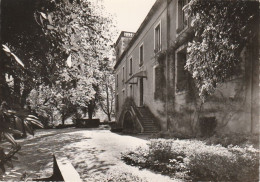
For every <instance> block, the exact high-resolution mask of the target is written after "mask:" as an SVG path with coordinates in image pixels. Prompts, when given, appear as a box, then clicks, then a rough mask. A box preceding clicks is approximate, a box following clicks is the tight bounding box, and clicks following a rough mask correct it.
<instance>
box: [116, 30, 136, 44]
mask: <svg viewBox="0 0 260 182" xmlns="http://www.w3.org/2000/svg"><path fill="white" fill-rule="evenodd" d="M125 33H130V34H135V33H134V32H128V31H121V33H120V35H119V36H118V38H117V40H116V43H115V45H117V44H118V42H119V41H120V38H121V37H123V36H124V37H125ZM129 37H131V36H129Z"/></svg>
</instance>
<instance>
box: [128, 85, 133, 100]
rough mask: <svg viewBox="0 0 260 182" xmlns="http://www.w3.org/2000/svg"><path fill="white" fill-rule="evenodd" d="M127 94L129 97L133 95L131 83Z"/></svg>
mask: <svg viewBox="0 0 260 182" xmlns="http://www.w3.org/2000/svg"><path fill="white" fill-rule="evenodd" d="M128 96H129V97H131V96H133V86H132V85H129V92H128Z"/></svg>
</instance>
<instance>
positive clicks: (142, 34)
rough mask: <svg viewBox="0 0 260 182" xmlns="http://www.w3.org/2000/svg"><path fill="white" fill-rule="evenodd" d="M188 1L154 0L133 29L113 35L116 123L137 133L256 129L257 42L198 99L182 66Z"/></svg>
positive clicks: (188, 36)
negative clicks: (237, 68) (226, 77)
mask: <svg viewBox="0 0 260 182" xmlns="http://www.w3.org/2000/svg"><path fill="white" fill-rule="evenodd" d="M187 3H188V0H157V1H156V2H155V4H154V5H153V7H152V8H151V10H150V11H149V13H148V15H147V16H146V18H145V19H144V21H143V22H142V24H141V25H140V27H139V29H138V30H137V32H136V33H131V32H122V33H121V34H120V36H119V38H118V40H117V41H116V44H115V49H116V65H115V67H114V68H115V78H116V79H115V80H116V83H115V84H116V86H115V88H116V91H115V94H116V97H115V98H116V120H117V122H118V124H119V125H120V126H122V127H123V129H124V130H126V131H129V132H130V131H134V132H141V133H153V132H157V131H173V132H181V133H185V134H203V133H204V134H205V133H206V134H207V133H210V132H212V131H214V130H219V131H223V132H248V133H249V132H258V130H259V107H258V105H259V60H256V59H254V58H255V57H254V56H251V55H252V54H254V55H256V54H257V55H258V47H257V46H252V45H248V47H245V48H244V50H243V51H242V53H241V58H242V59H243V63H244V64H243V72H242V74H241V76H239V77H235V78H233V79H230V81H228V82H227V83H225V84H222V85H219V86H218V88H217V90H216V92H215V94H214V95H213V96H212V97H211V98H210V99H209V100H208V101H207V102H206V103H203V104H202V103H201V102H200V100H199V98H198V97H197V93H196V89H195V88H194V86H193V84H192V83H193V81H192V78H191V76H190V75H189V73H188V72H187V71H186V70H185V69H184V65H185V62H186V59H187V58H186V52H187V50H186V49H187V44H188V41H189V40H190V39H191V36H192V33H191V32H192V29H191V27H190V17H187V16H186V15H185V13H184V12H185V5H186V4H187ZM250 46H251V47H250ZM172 47H174V49H173V50H172V51H171V54H169V53H165V50H170V49H172Z"/></svg>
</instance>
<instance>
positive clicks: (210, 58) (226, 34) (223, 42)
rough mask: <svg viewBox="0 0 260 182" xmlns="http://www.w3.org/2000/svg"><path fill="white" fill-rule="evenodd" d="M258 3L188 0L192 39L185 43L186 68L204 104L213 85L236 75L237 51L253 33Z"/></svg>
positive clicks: (238, 61) (213, 88) (211, 92)
mask: <svg viewBox="0 0 260 182" xmlns="http://www.w3.org/2000/svg"><path fill="white" fill-rule="evenodd" d="M258 7H259V3H258V2H248V1H241V0H234V1H203V0H191V2H190V3H189V5H188V12H187V13H188V14H189V15H191V17H192V22H191V26H192V27H193V29H194V33H195V36H194V39H193V41H192V42H190V43H189V44H188V48H187V52H188V60H187V62H186V66H185V67H186V69H187V70H188V71H189V72H190V73H191V74H192V77H193V78H195V80H196V84H197V87H198V88H199V95H200V96H201V98H202V100H203V101H205V99H206V97H207V96H208V95H211V94H213V93H214V91H215V89H216V87H217V85H218V84H219V83H223V82H225V81H227V80H228V79H230V78H231V77H232V76H234V75H237V74H239V73H240V72H239V69H240V63H241V59H240V52H241V51H242V48H243V47H244V46H245V44H246V43H247V42H249V40H250V38H252V37H254V36H256V34H257V33H258V32H255V31H254V26H257V23H256V22H258V21H257V19H258V16H259V15H258V11H259V10H258Z"/></svg>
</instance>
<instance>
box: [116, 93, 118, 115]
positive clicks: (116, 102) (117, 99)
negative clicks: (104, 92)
mask: <svg viewBox="0 0 260 182" xmlns="http://www.w3.org/2000/svg"><path fill="white" fill-rule="evenodd" d="M118 108H119V98H118V94H117V95H116V111H118Z"/></svg>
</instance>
